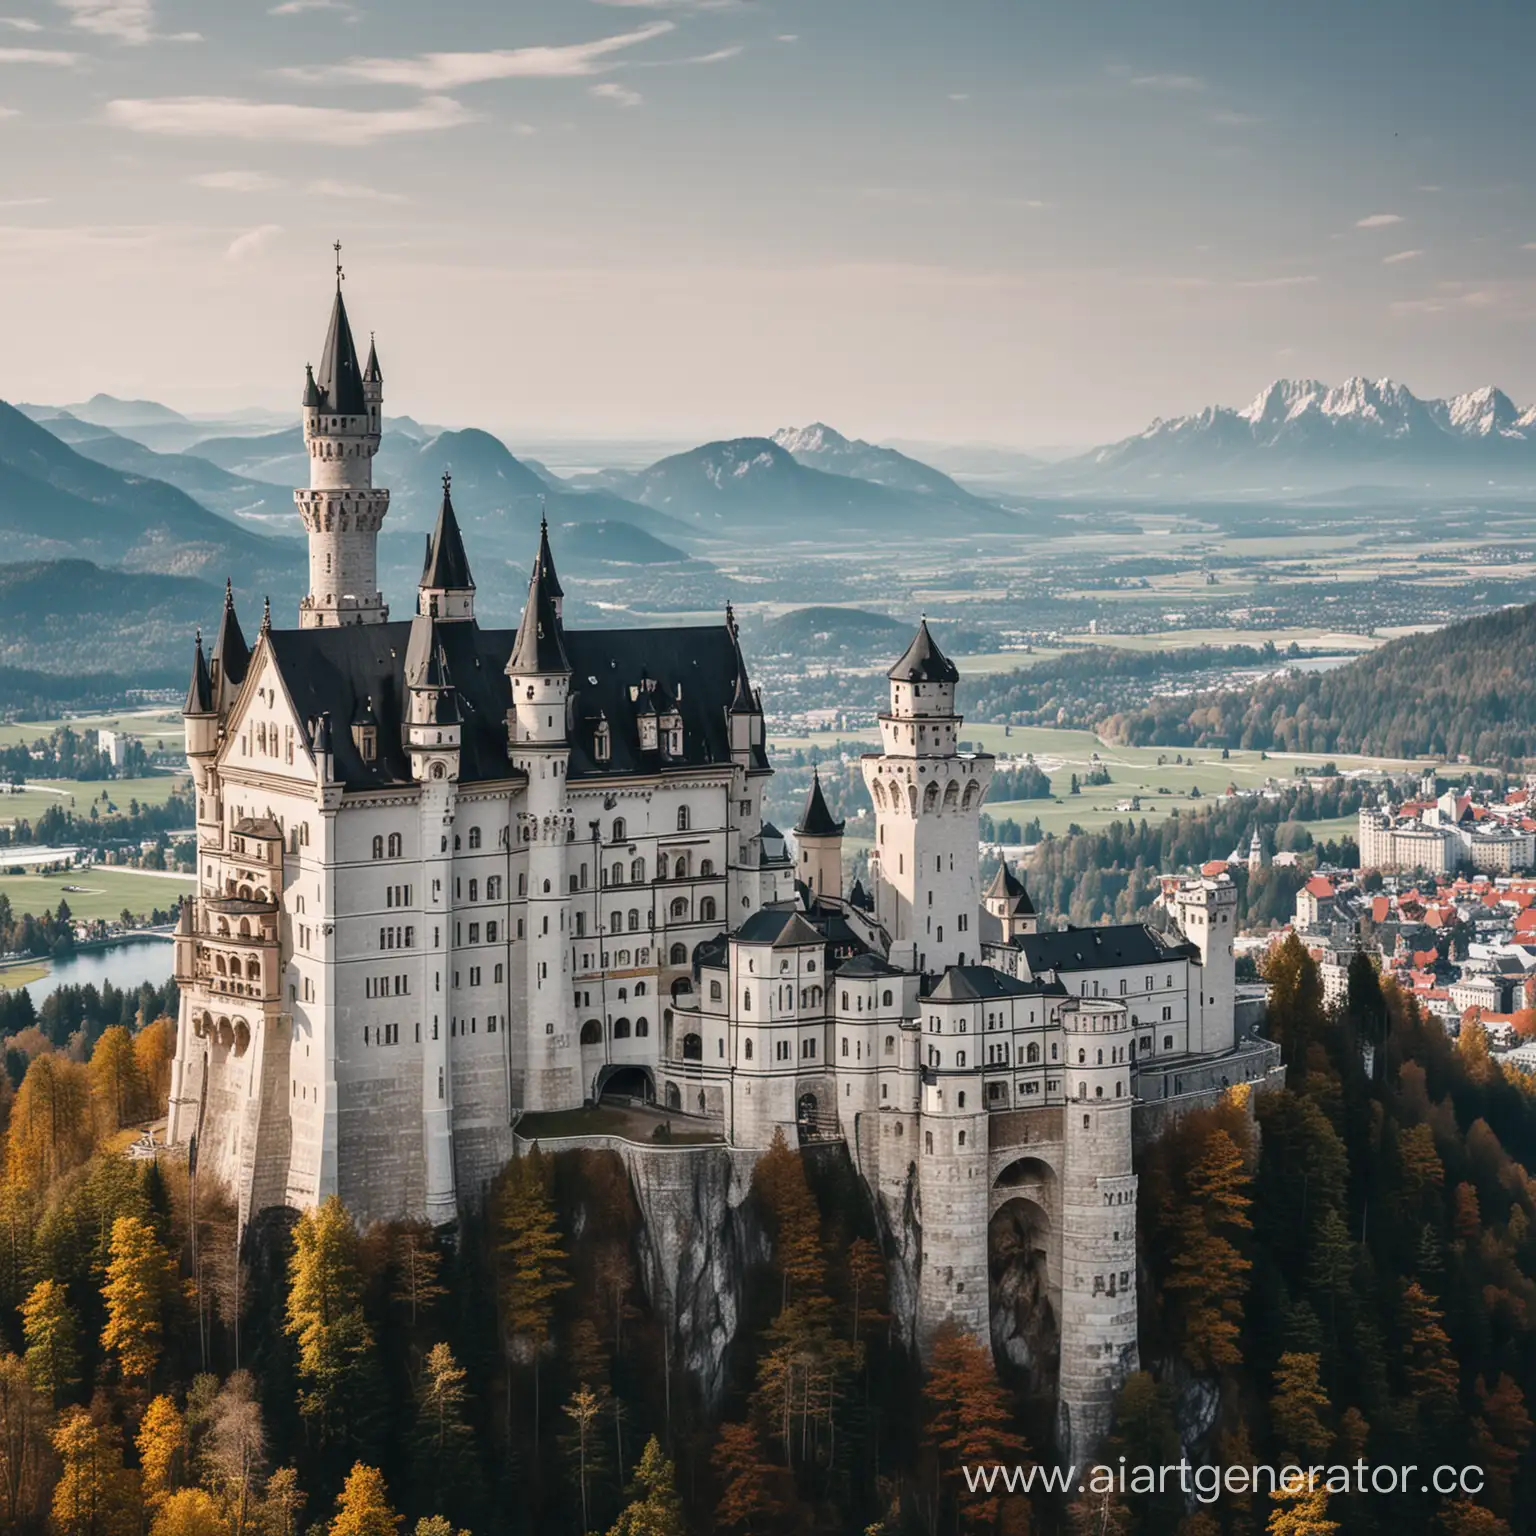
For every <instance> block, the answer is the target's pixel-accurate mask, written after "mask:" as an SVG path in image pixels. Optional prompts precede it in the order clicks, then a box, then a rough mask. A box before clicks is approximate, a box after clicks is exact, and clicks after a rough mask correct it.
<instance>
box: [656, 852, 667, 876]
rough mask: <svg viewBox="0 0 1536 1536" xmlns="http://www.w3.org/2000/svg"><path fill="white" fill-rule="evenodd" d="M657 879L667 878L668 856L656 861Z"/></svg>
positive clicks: (664, 855) (663, 855)
mask: <svg viewBox="0 0 1536 1536" xmlns="http://www.w3.org/2000/svg"><path fill="white" fill-rule="evenodd" d="M656 878H657V879H658V880H665V879H666V878H667V856H666V854H662V855H661V856H660V857H659V858H658V859H657V860H656Z"/></svg>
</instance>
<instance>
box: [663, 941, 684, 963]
mask: <svg viewBox="0 0 1536 1536" xmlns="http://www.w3.org/2000/svg"><path fill="white" fill-rule="evenodd" d="M667 963H668V964H669V965H687V963H688V946H687V945H686V944H674V945H673V946H672V948H671V950H670V951H669V952H668V957H667Z"/></svg>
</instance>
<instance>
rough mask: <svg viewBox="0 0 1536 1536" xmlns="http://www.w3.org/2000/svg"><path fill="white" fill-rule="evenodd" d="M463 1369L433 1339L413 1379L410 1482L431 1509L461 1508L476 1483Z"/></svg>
mask: <svg viewBox="0 0 1536 1536" xmlns="http://www.w3.org/2000/svg"><path fill="white" fill-rule="evenodd" d="M466 1374H467V1373H466V1372H465V1371H464V1369H463V1367H462V1366H460V1364H459V1363H458V1361H457V1360H455V1359H454V1357H453V1351H452V1350H451V1349H450V1348H449V1347H448V1346H447V1345H446V1344H434V1345H433V1346H432V1348H431V1349H430V1350H428V1351H427V1356H426V1359H425V1360H423V1361H422V1366H421V1374H420V1376H419V1377H418V1379H417V1383H416V1427H415V1432H414V1436H413V1445H412V1448H413V1451H414V1455H415V1467H416V1478H415V1486H416V1488H417V1490H418V1492H419V1493H421V1494H422V1495H424V1496H425V1499H426V1502H427V1503H428V1505H429V1506H430V1507H431V1508H434V1509H440V1510H441V1509H447V1510H454V1511H458V1512H462V1511H463V1510H464V1509H465V1508H466V1506H467V1505H470V1504H472V1503H473V1502H474V1495H475V1491H476V1488H477V1485H478V1482H479V1472H478V1468H477V1466H476V1464H475V1436H474V1431H473V1430H472V1429H471V1428H470V1427H469V1424H468V1422H467V1420H466V1419H465V1399H466V1396H467V1393H466V1391H465V1386H464V1383H465V1379H466Z"/></svg>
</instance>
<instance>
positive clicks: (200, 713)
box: [181, 630, 220, 847]
mask: <svg viewBox="0 0 1536 1536" xmlns="http://www.w3.org/2000/svg"><path fill="white" fill-rule="evenodd" d="M181 717H182V728H183V730H184V731H185V732H186V738H187V766H188V767H189V768H191V770H192V783H193V787H194V788H195V789H196V791H197V825H198V842H199V844H200V845H201V844H204V843H205V842H206V844H207V845H208V846H210V847H211V846H214V845H215V844H216V843H217V842H218V841H219V837H220V832H219V793H218V782H217V781H218V773H217V770H216V768H215V766H214V759H215V757H216V755H217V753H218V750H219V730H220V724H219V702H218V691H217V689H216V688H215V686H214V682H213V677H212V674H211V673H210V671H209V667H208V663H207V661H206V660H205V659H204V657H203V632H202V630H198V632H197V639H196V640H195V641H194V643H193V649H192V680H191V682H190V683H188V684H187V699H186V703H185V704H183V705H182V710H181Z"/></svg>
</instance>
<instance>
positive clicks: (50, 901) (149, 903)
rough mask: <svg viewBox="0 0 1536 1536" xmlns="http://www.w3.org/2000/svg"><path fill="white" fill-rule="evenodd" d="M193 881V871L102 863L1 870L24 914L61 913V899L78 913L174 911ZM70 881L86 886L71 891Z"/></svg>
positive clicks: (14, 906) (1, 883)
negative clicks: (42, 871)
mask: <svg viewBox="0 0 1536 1536" xmlns="http://www.w3.org/2000/svg"><path fill="white" fill-rule="evenodd" d="M3 857H4V855H3V853H0V858H3ZM193 883H194V882H193V879H192V877H191V876H190V875H176V876H170V875H157V874H152V873H149V872H146V871H144V870H140V869H116V868H114V867H112V866H110V865H96V866H93V867H92V868H90V869H72V870H70V871H68V872H67V873H65V874H61V875H0V895H3V896H6V897H8V898H9V900H10V903H11V911H12V912H14V913H16V914H18V915H20V914H21V913H24V912H30V913H32V914H33V915H34V916H35V915H37V914H40V913H42V912H56V911H57V910H58V906H59V903H60V902H61V901H67V902H68V903H69V910H70V911H71V912H72V913H73V914H74V915H75V916H76V917H83V918H97V917H106V918H115V917H117V916H118V914H119V913H121V912H122V910H123V908H124V907H126V908H127V909H128V910H129V911H130V912H132V913H134V914H135V915H137V914H138V913H141V912H149V911H150V910H151V909H153V908H155V907H159V908H160V909H161V910H162V911H168V910H169V909H170V908H172V907H174V906H175V905H176V903H177V901H178V900H179V899H180V898H181V897H182V896H183V895H185V894H187V893H188V892H189V891H191V889H192V887H193ZM66 886H78V887H80V889H78V890H66V889H65V887H66ZM3 979H4V978H3V977H0V981H3Z"/></svg>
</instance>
